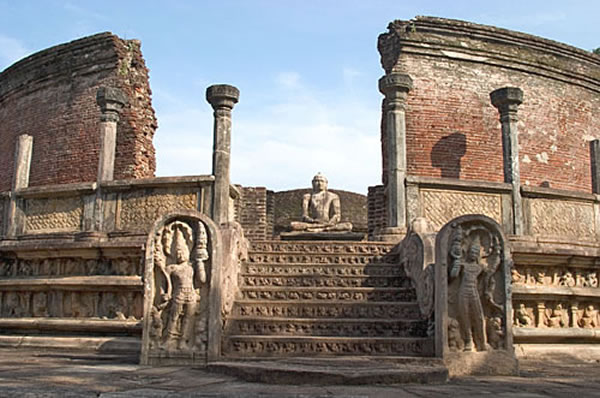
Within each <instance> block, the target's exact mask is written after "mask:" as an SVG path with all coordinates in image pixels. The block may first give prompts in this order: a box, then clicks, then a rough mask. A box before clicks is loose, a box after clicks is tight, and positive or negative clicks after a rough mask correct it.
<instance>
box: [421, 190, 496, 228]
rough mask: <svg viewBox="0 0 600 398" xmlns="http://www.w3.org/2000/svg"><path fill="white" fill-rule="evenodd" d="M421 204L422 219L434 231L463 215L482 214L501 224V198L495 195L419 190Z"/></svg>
mask: <svg viewBox="0 0 600 398" xmlns="http://www.w3.org/2000/svg"><path fill="white" fill-rule="evenodd" d="M421 203H422V205H421V208H422V209H423V217H425V218H426V219H427V220H428V221H429V222H430V223H431V224H432V226H433V229H434V230H436V231H439V230H440V228H442V226H443V225H444V224H446V223H447V222H448V221H450V220H452V219H453V218H456V217H459V216H462V215H465V214H483V215H484V216H488V217H490V218H491V219H492V220H494V221H496V222H497V223H499V224H502V198H501V196H500V195H497V194H486V193H480V192H477V193H476V192H460V191H450V190H443V191H442V190H434V189H421Z"/></svg>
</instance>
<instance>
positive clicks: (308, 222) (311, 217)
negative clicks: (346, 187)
mask: <svg viewBox="0 0 600 398" xmlns="http://www.w3.org/2000/svg"><path fill="white" fill-rule="evenodd" d="M341 218H342V215H341V207H340V198H339V196H338V195H336V194H335V193H333V192H329V191H328V190H327V178H325V176H324V175H322V174H321V173H318V174H317V175H316V176H315V177H314V178H313V180H312V193H307V194H306V195H304V197H303V198H302V221H292V223H291V227H292V230H293V231H306V232H329V231H336V232H344V231H345V232H348V231H351V230H352V223H349V222H341Z"/></svg>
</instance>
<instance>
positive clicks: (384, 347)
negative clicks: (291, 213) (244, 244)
mask: <svg viewBox="0 0 600 398" xmlns="http://www.w3.org/2000/svg"><path fill="white" fill-rule="evenodd" d="M391 248H392V245H390V244H386V243H374V242H339V241H310V242H309V241H304V242H300V241H297V242H293V241H261V242H253V243H252V245H251V248H250V251H249V255H248V260H247V261H246V262H245V263H244V264H243V266H242V270H241V274H240V295H239V297H238V298H237V300H236V302H235V303H234V306H233V309H232V313H231V314H230V315H229V317H228V318H227V322H226V325H225V334H224V338H223V354H224V356H225V357H229V358H257V357H321V356H329V357H331V356H348V355H350V356H391V357H397V356H411V357H431V356H433V354H434V346H433V338H431V337H428V336H427V333H426V330H427V322H426V321H424V320H422V319H421V317H420V312H419V307H418V304H417V303H416V295H415V291H414V289H413V288H412V287H411V285H410V281H409V280H408V278H407V277H406V275H405V273H404V270H403V269H402V267H400V266H399V265H398V264H395V263H394V261H393V259H392V257H391V256H390V255H389V254H388V253H389V251H390V250H391Z"/></svg>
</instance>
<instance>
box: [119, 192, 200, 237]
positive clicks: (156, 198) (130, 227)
mask: <svg viewBox="0 0 600 398" xmlns="http://www.w3.org/2000/svg"><path fill="white" fill-rule="evenodd" d="M197 198H198V196H197V193H196V192H195V191H191V190H189V189H188V190H185V189H178V190H168V189H156V190H154V191H152V192H147V191H146V190H139V191H132V192H127V193H123V194H122V195H121V198H120V200H119V204H118V207H119V208H118V211H117V229H118V230H124V231H148V230H149V229H150V227H152V224H153V223H154V221H155V220H157V219H158V218H160V217H162V216H164V215H165V214H167V213H170V212H173V211H175V210H196V208H197V203H198V199H197Z"/></svg>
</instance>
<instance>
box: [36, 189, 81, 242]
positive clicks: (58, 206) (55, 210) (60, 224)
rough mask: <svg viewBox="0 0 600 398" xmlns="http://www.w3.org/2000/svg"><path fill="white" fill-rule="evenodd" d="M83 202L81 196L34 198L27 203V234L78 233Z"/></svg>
mask: <svg viewBox="0 0 600 398" xmlns="http://www.w3.org/2000/svg"><path fill="white" fill-rule="evenodd" d="M82 214H83V202H82V200H81V198H80V197H79V196H71V197H57V198H34V199H27V201H26V202H25V232H29V233H32V232H33V233H35V232H68V231H78V230H79V229H80V226H81V216H82Z"/></svg>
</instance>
